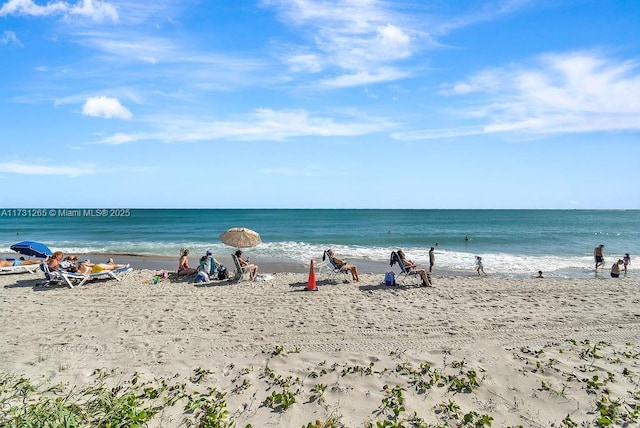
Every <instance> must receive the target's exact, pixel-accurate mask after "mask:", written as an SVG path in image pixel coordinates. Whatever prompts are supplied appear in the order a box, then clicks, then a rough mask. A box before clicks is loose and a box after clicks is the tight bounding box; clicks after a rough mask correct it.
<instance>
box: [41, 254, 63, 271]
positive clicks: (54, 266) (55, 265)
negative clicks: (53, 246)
mask: <svg viewBox="0 0 640 428" xmlns="http://www.w3.org/2000/svg"><path fill="white" fill-rule="evenodd" d="M63 257H64V253H63V252H62V251H56V252H55V253H53V254H52V255H50V256H49V257H47V259H46V260H45V263H46V264H47V266H48V267H49V270H50V271H54V270H58V269H59V268H60V262H61V261H62V258H63Z"/></svg>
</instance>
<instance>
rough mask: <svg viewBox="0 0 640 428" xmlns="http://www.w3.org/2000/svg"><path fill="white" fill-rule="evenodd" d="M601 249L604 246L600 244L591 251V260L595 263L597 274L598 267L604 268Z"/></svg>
mask: <svg viewBox="0 0 640 428" xmlns="http://www.w3.org/2000/svg"><path fill="white" fill-rule="evenodd" d="M603 249H604V245H602V244H600V245H598V246H597V247H596V248H594V250H593V258H594V260H595V262H596V272H598V266H604V256H603V254H602V250H603Z"/></svg>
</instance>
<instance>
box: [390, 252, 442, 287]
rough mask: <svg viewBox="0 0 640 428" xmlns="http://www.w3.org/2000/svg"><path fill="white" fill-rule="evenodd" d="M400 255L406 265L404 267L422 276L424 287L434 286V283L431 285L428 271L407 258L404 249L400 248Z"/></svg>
mask: <svg viewBox="0 0 640 428" xmlns="http://www.w3.org/2000/svg"><path fill="white" fill-rule="evenodd" d="M398 256H399V257H400V261H401V262H402V264H403V265H404V268H405V269H406V270H407V271H408V272H409V273H415V274H418V275H420V278H422V286H423V287H433V285H431V281H430V280H429V276H428V275H427V271H426V270H424V269H418V268H417V267H416V264H415V263H414V262H413V261H411V260H407V258H406V257H405V255H404V251H402V250H398Z"/></svg>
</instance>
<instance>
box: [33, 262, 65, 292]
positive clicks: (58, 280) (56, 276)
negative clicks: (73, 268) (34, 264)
mask: <svg viewBox="0 0 640 428" xmlns="http://www.w3.org/2000/svg"><path fill="white" fill-rule="evenodd" d="M38 266H39V267H40V270H41V271H42V272H44V277H45V281H44V282H43V283H42V284H41V285H42V286H43V287H50V286H52V285H62V284H67V285H69V286H70V287H71V288H73V284H68V283H67V281H66V280H65V279H64V277H63V276H62V274H61V273H60V272H59V271H56V270H54V271H52V270H50V269H49V265H48V264H47V263H46V262H44V261H43V262H42V263H40V265H38Z"/></svg>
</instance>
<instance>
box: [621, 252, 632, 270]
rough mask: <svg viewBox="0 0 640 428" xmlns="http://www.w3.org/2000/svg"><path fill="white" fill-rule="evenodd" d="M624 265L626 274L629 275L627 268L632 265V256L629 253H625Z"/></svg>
mask: <svg viewBox="0 0 640 428" xmlns="http://www.w3.org/2000/svg"><path fill="white" fill-rule="evenodd" d="M622 263H623V264H624V274H625V275H626V274H627V266H629V265H630V264H631V256H630V255H629V253H625V254H624V257H623V258H622Z"/></svg>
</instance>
